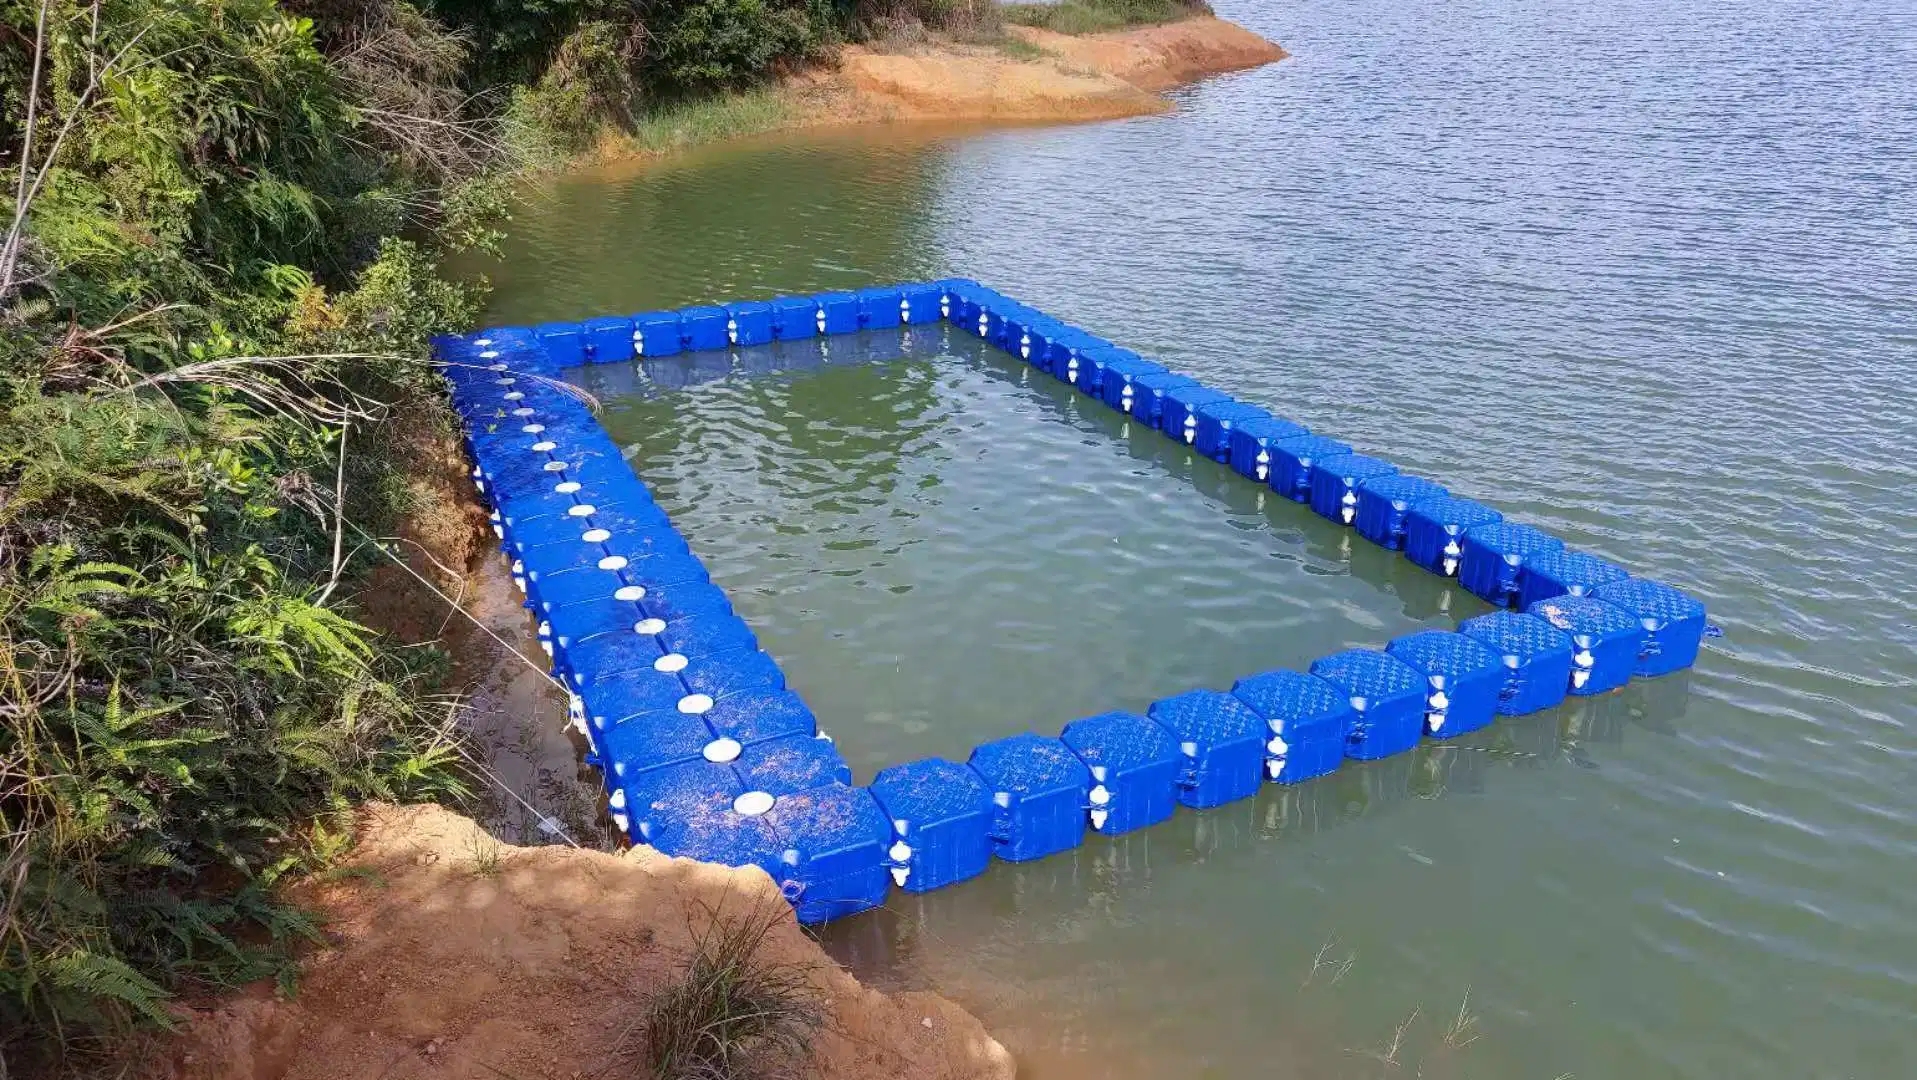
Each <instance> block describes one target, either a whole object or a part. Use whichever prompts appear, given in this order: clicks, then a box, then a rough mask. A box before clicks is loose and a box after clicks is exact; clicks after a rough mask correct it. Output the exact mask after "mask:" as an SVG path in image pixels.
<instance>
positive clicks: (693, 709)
mask: <svg viewBox="0 0 1917 1080" xmlns="http://www.w3.org/2000/svg"><path fill="white" fill-rule="evenodd" d="M679 711H680V712H682V713H685V714H686V715H687V716H699V715H702V714H704V713H708V712H711V711H712V698H711V696H710V695H707V694H687V695H686V696H685V697H682V698H680V699H679Z"/></svg>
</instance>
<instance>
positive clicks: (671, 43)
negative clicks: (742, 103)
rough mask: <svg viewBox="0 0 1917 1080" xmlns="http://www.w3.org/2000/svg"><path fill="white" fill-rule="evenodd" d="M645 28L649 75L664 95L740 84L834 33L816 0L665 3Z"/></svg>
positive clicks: (816, 51)
mask: <svg viewBox="0 0 1917 1080" xmlns="http://www.w3.org/2000/svg"><path fill="white" fill-rule="evenodd" d="M648 29H649V30H650V31H651V32H652V42H651V46H650V49H649V51H648V55H649V57H650V58H651V59H652V60H653V61H654V62H655V63H656V64H657V65H658V69H657V70H656V71H655V72H654V73H653V75H652V79H651V82H652V83H653V85H655V86H657V87H658V88H659V89H660V90H661V91H662V92H665V93H667V94H687V93H697V92H701V91H712V90H720V89H726V88H731V87H738V86H743V85H745V84H747V83H750V82H753V81H755V80H757V79H760V78H763V77H764V76H765V75H766V74H767V73H768V72H770V71H772V70H773V69H774V67H775V66H776V65H779V64H790V63H796V62H798V61H801V60H806V59H814V58H817V57H819V56H820V55H822V53H823V52H824V50H826V49H827V48H829V47H830V46H831V45H833V44H835V43H836V42H837V40H838V31H837V29H836V26H835V21H834V14H833V9H832V8H831V7H830V6H829V5H827V4H826V3H824V2H823V0H810V2H805V3H793V2H789V0H787V2H781V0H690V2H686V3H680V4H673V5H667V6H665V8H664V10H662V11H661V12H660V14H659V16H657V17H655V18H654V19H653V20H652V21H651V23H650V24H649V25H648Z"/></svg>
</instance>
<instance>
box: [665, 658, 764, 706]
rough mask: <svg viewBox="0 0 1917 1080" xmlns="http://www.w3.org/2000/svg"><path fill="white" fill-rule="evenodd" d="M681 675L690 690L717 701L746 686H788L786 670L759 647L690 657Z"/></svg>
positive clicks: (753, 687)
mask: <svg viewBox="0 0 1917 1080" xmlns="http://www.w3.org/2000/svg"><path fill="white" fill-rule="evenodd" d="M679 678H680V680H681V681H683V682H684V683H685V684H686V689H687V690H689V691H691V692H692V693H694V694H703V695H705V696H706V697H709V698H711V699H712V700H713V701H714V702H717V701H719V700H721V699H723V698H724V697H725V696H726V695H728V694H737V693H740V692H742V691H745V690H783V689H785V672H783V671H780V670H779V664H778V662H777V661H775V660H773V659H772V657H771V656H770V655H769V654H767V653H764V652H761V651H759V650H757V649H730V650H727V651H726V652H720V653H710V654H708V655H705V656H701V657H699V658H697V659H689V660H687V661H686V666H685V667H684V668H683V669H681V670H680V672H679Z"/></svg>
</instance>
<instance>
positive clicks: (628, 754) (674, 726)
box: [588, 709, 713, 785]
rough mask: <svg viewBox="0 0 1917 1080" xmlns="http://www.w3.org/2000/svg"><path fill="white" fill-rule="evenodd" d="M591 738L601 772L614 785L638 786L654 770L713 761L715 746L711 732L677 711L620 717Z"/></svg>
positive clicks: (695, 719)
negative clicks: (709, 749)
mask: <svg viewBox="0 0 1917 1080" xmlns="http://www.w3.org/2000/svg"><path fill="white" fill-rule="evenodd" d="M588 730H592V729H590V728H589V729H588ZM592 737H593V745H594V746H595V747H596V748H597V749H598V752H599V759H600V768H602V769H604V770H605V771H606V772H608V773H610V774H611V777H612V779H611V784H612V785H624V784H625V783H626V782H627V781H634V782H636V781H637V780H638V778H639V775H640V774H641V773H646V772H651V771H652V770H653V769H662V768H665V767H667V766H669V765H680V764H684V763H685V762H688V761H702V760H703V761H709V760H712V759H711V758H709V757H707V756H706V748H707V747H708V746H711V745H712V743H713V736H712V731H711V729H709V728H707V727H706V725H705V724H704V723H702V722H701V721H700V719H699V718H698V717H696V716H687V715H686V714H684V713H682V712H680V711H678V710H677V709H666V710H663V711H654V712H643V713H638V714H636V715H633V716H625V717H621V718H619V719H618V720H615V721H613V722H612V723H611V725H610V726H608V727H606V728H605V729H603V730H592Z"/></svg>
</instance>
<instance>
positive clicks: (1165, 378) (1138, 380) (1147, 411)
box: [1118, 371, 1198, 428]
mask: <svg viewBox="0 0 1917 1080" xmlns="http://www.w3.org/2000/svg"><path fill="white" fill-rule="evenodd" d="M1197 385H1198V380H1197V379H1194V378H1192V377H1191V376H1189V375H1180V374H1178V373H1177V372H1173V371H1164V372H1158V371H1148V372H1146V373H1145V374H1143V375H1139V376H1137V377H1135V378H1133V379H1132V380H1131V381H1130V382H1127V383H1125V384H1124V385H1123V386H1121V387H1120V388H1119V395H1120V396H1119V405H1118V411H1119V412H1122V413H1125V414H1126V415H1128V416H1130V417H1132V418H1133V419H1135V420H1137V421H1139V422H1140V423H1142V424H1145V425H1146V426H1148V427H1152V428H1156V427H1158V426H1159V424H1160V422H1161V421H1162V420H1163V419H1164V416H1165V395H1166V394H1169V393H1171V392H1172V391H1174V390H1178V389H1181V388H1184V387H1195V386H1197ZM1126 390H1130V391H1131V392H1132V393H1131V396H1130V398H1126V397H1125V396H1124V391H1126ZM1127 400H1129V401H1130V403H1131V404H1130V407H1129V408H1127V407H1126V404H1125V403H1126V401H1127Z"/></svg>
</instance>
